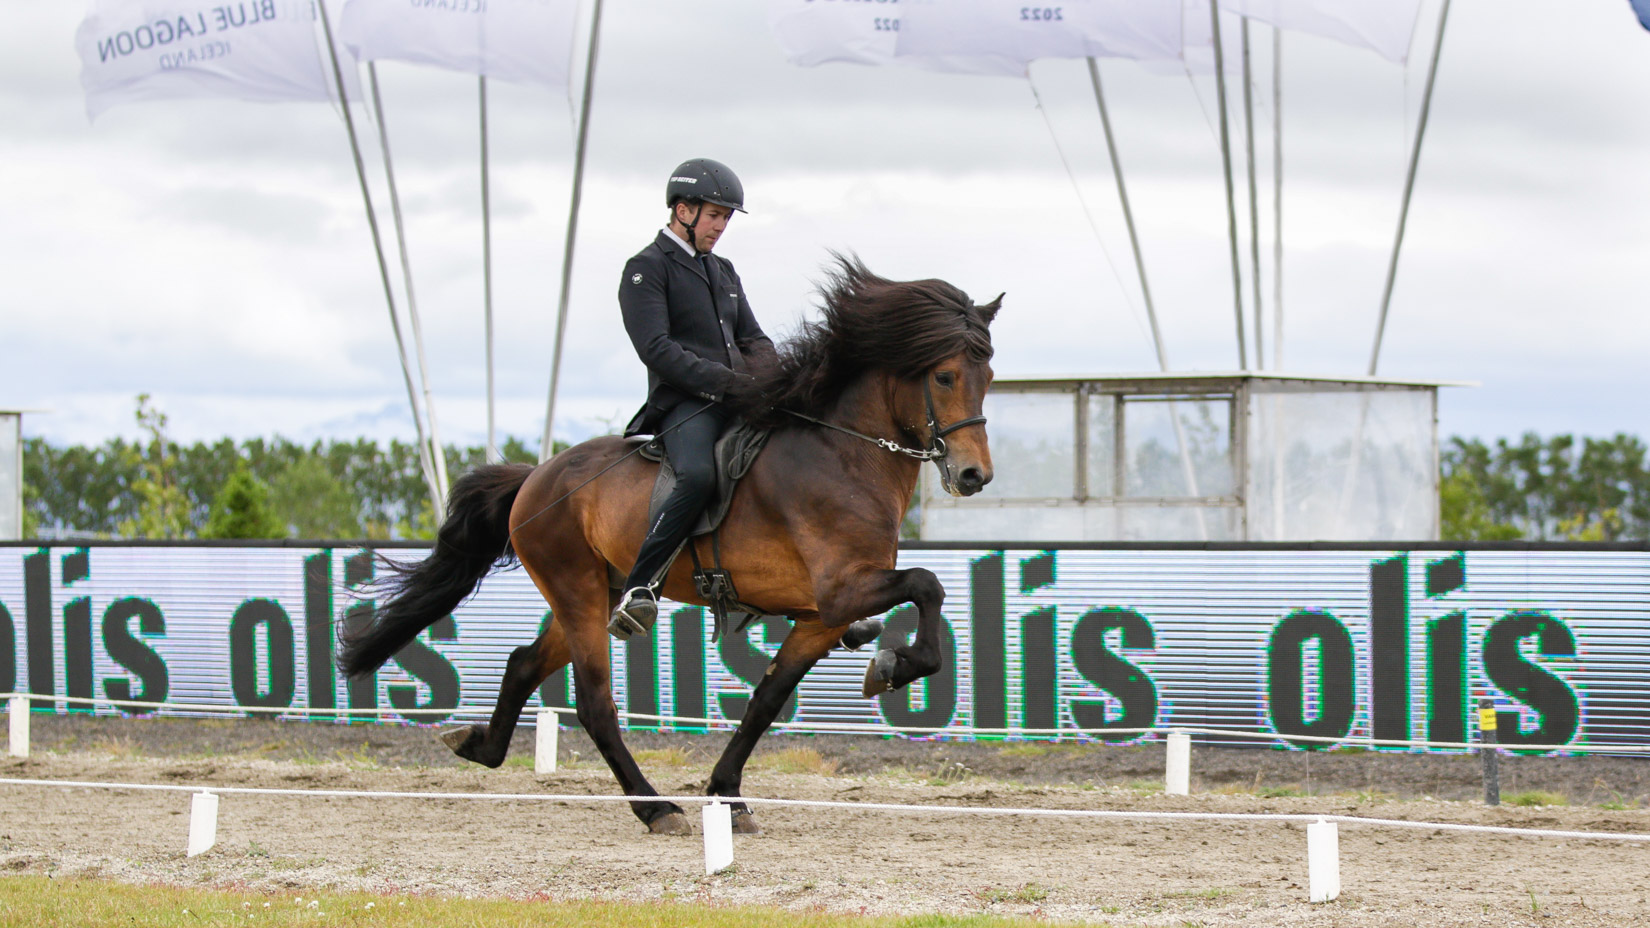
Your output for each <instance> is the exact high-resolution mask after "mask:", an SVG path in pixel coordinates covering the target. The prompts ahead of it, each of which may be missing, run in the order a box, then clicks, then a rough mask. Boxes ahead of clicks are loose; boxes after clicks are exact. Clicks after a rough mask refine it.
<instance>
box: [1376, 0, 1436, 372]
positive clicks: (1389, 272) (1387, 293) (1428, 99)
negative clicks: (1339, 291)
mask: <svg viewBox="0 0 1650 928" xmlns="http://www.w3.org/2000/svg"><path fill="white" fill-rule="evenodd" d="M1448 23H1449V0H1444V5H1443V8H1442V9H1440V10H1439V12H1438V40H1437V41H1436V42H1434V43H1433V46H1432V64H1431V65H1430V66H1429V67H1428V68H1427V89H1426V93H1425V94H1424V95H1423V96H1422V97H1421V118H1420V124H1419V125H1418V126H1417V127H1416V130H1415V146H1414V148H1412V149H1411V150H1410V153H1409V172H1408V173H1407V174H1406V175H1405V176H1404V202H1403V205H1402V206H1400V207H1399V208H1398V237H1397V240H1396V241H1394V242H1393V243H1392V262H1391V263H1390V264H1388V265H1387V269H1386V289H1385V290H1384V291H1382V293H1381V315H1380V319H1379V320H1378V321H1377V322H1376V323H1375V348H1374V350H1372V351H1371V352H1370V355H1369V376H1371V377H1373V376H1375V369H1376V367H1377V366H1378V365H1379V364H1380V362H1381V340H1382V339H1383V338H1385V336H1386V316H1387V310H1388V309H1390V308H1391V306H1392V285H1393V284H1394V283H1395V282H1396V281H1397V279H1398V254H1399V252H1400V251H1402V250H1403V247H1404V226H1405V225H1407V224H1408V222H1409V201H1410V197H1411V196H1412V195H1413V194H1414V193H1415V170H1416V168H1417V167H1419V166H1420V163H1421V143H1422V141H1424V140H1425V139H1426V135H1427V117H1428V116H1429V115H1430V114H1431V113H1432V88H1433V86H1434V85H1435V84H1436V83H1437V81H1438V58H1439V56H1440V55H1442V54H1443V51H1444V27H1445V26H1446V25H1447V24H1448Z"/></svg>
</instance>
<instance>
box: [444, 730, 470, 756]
mask: <svg viewBox="0 0 1650 928" xmlns="http://www.w3.org/2000/svg"><path fill="white" fill-rule="evenodd" d="M474 731H475V729H473V728H471V727H470V726H468V725H465V726H462V727H460V728H449V729H447V730H446V731H444V732H442V733H441V734H439V735H437V736H436V737H437V738H440V739H441V743H442V744H445V745H446V746H447V748H448V749H449V750H451V751H452V752H453V753H454V754H457V755H458V756H460V757H463V756H464V755H463V754H462V753H461V751H462V749H463V747H464V745H465V743H467V742H468V741H469V740H470V735H471V734H472V733H474Z"/></svg>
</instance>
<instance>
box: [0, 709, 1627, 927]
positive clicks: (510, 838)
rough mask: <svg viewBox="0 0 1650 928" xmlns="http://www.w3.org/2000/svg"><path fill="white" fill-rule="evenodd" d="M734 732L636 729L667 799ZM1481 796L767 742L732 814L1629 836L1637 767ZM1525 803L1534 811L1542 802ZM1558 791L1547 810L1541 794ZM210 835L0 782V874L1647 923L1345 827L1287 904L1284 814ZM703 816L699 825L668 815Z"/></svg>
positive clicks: (1329, 768) (178, 803) (125, 743)
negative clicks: (212, 840)
mask: <svg viewBox="0 0 1650 928" xmlns="http://www.w3.org/2000/svg"><path fill="white" fill-rule="evenodd" d="M725 738H726V736H725V735H706V736H692V735H657V734H648V733H641V732H637V733H632V734H631V735H630V737H629V738H628V740H629V742H630V744H631V745H632V747H633V749H635V750H636V752H637V754H638V759H639V760H640V761H641V762H642V765H643V767H644V769H645V770H646V771H647V772H648V774H649V775H650V776H651V777H652V778H653V782H654V784H655V786H657V787H658V788H659V789H660V790H661V791H662V792H671V793H696V792H698V791H700V790H701V789H702V787H703V784H704V781H705V779H706V778H707V777H708V775H709V770H710V765H711V763H712V762H713V761H714V759H715V757H716V755H717V754H718V753H719V752H720V750H721V747H722V744H723V743H724V741H725ZM32 741H33V756H32V757H31V758H29V759H28V760H17V759H11V758H7V759H5V760H4V761H3V762H0V776H3V777H7V778H40V779H56V780H98V781H105V782H129V783H174V784H175V783H187V784H211V785H217V786H265V787H269V786H273V787H285V788H294V787H296V788H317V789H319V788H329V789H351V790H392V791H424V792H480V793H557V794H577V795H612V794H614V793H616V792H617V789H616V786H615V784H614V782H613V780H612V777H611V776H610V775H609V773H608V771H607V769H606V766H605V765H604V764H603V763H602V762H601V760H600V758H599V757H597V756H595V754H594V752H593V750H592V748H591V746H590V744H589V742H588V740H587V739H585V738H584V736H583V734H582V733H580V732H563V734H562V739H561V763H562V767H561V769H560V770H559V771H558V772H557V773H555V774H551V775H546V776H538V775H535V774H534V773H533V769H532V760H531V752H532V742H533V739H532V734H531V732H530V731H525V730H524V731H523V732H522V733H521V734H520V735H519V736H518V738H517V743H516V745H515V746H514V749H513V752H512V757H511V759H510V761H508V762H507V763H506V764H505V766H504V767H503V768H501V769H499V770H496V771H495V770H483V769H480V768H477V767H474V766H471V765H466V764H463V763H462V762H459V761H458V760H457V759H456V758H454V757H452V755H451V754H449V753H447V752H446V750H445V748H443V747H442V746H441V745H440V744H439V743H437V742H436V741H435V739H434V737H433V732H432V731H431V730H429V729H419V728H399V727H390V726H363V725H356V726H345V725H329V724H323V723H279V722H263V721H239V720H238V721H195V720H120V719H100V718H88V717H73V718H70V717H50V716H38V715H37V716H35V717H34V719H33V738H32ZM1504 764H1505V766H1504V768H1503V774H1502V776H1503V790H1504V796H1506V797H1507V798H1508V799H1513V798H1515V797H1516V798H1519V799H1521V801H1525V802H1532V801H1541V800H1544V801H1546V802H1548V803H1552V804H1547V805H1524V806H1520V805H1512V804H1510V803H1509V804H1506V805H1503V806H1501V807H1499V808H1488V807H1485V806H1484V805H1483V804H1482V802H1481V801H1480V800H1479V798H1478V797H1479V795H1480V790H1481V785H1480V780H1479V776H1478V760H1477V758H1474V757H1426V756H1420V755H1388V754H1379V755H1376V754H1367V753H1360V752H1334V753H1331V754H1317V755H1315V756H1311V757H1308V756H1307V755H1304V754H1300V753H1289V752H1280V751H1268V750H1238V749H1215V748H1194V752H1193V762H1192V769H1193V791H1194V794H1193V795H1192V796H1190V797H1168V796H1164V795H1162V791H1161V783H1162V749H1161V747H1160V746H1145V747H1138V748H1136V747H1093V746H1077V745H1025V744H1007V745H1005V744H1001V743H996V744H989V743H986V744H975V743H957V742H950V743H919V742H908V741H901V740H894V739H887V740H885V739H875V738H863V737H846V736H840V737H839V736H832V737H825V736H815V737H807V736H794V735H792V736H779V737H773V738H769V739H767V740H766V741H764V743H763V748H762V750H761V751H760V752H759V753H758V755H757V756H756V757H755V758H753V760H752V763H751V766H750V768H749V770H748V772H747V774H746V779H745V789H746V792H747V793H748V794H750V795H752V796H767V797H776V798H791V799H820V800H837V801H845V802H893V803H916V804H925V803H926V804H946V805H966V806H981V807H983V806H990V807H1019V808H1032V807H1035V808H1069V809H1112V810H1150V811H1205V812H1295V813H1311V814H1345V815H1361V816H1370V817H1379V818H1395V819H1408V820H1414V821H1428V822H1449V823H1474V824H1496V825H1511V826H1520V827H1530V828H1545V829H1564V830H1577V831H1596V832H1633V833H1650V810H1647V808H1646V807H1647V805H1650V762H1647V761H1641V760H1634V759H1609V758H1508V759H1506V761H1505V762H1504ZM1536 791H1541V793H1545V794H1548V795H1545V796H1543V795H1540V794H1538V793H1537V792H1536ZM1561 802H1562V803H1568V804H1567V805H1560V804H1558V803H1561ZM221 803H222V804H221V810H220V817H219V831H218V845H217V846H216V847H215V848H214V849H213V850H212V851H210V852H208V853H207V854H205V855H202V856H200V857H197V858H193V859H188V858H186V857H185V856H184V853H183V848H184V841H185V837H186V834H187V822H188V808H189V797H188V795H187V794H184V793H153V792H146V791H134V790H127V791H109V790H86V789H73V790H70V789H63V788H57V787H36V786H16V785H0V873H3V872H13V873H20V872H46V873H54V874H60V875H88V876H99V877H104V878H113V879H119V880H126V881H135V882H144V881H152V882H165V883H173V884H185V885H188V884H199V885H218V886H225V885H238V886H249V887H253V888H258V889H265V890H270V891H274V892H280V893H285V892H291V893H293V894H295V895H301V894H302V893H303V892H304V891H305V890H307V889H313V888H318V887H329V888H352V889H366V890H373V891H382V892H390V893H393V892H418V893H435V894H450V895H491V896H513V897H535V896H537V897H543V896H548V897H551V898H585V897H595V898H609V899H626V900H651V899H673V900H697V901H703V902H706V903H713V904H757V905H774V906H782V907H786V908H792V909H814V908H823V909H829V910H833V911H847V912H867V913H911V914H916V913H926V912H944V913H956V914H964V913H973V912H990V913H1001V914H1010V913H1013V914H1034V915H1040V916H1044V917H1048V918H1052V919H1059V920H1069V921H1082V922H1087V923H1095V924H1107V925H1115V926H1177V928H1178V926H1205V928H1215V926H1246V928H1247V926H1256V928H1258V926H1273V925H1287V926H1293V925H1313V926H1318V925H1326V926H1349V928H1350V926H1359V928H1362V926H1387V925H1392V926H1396V925H1404V926H1410V925H1414V926H1422V925H1425V926H1454V925H1576V926H1610V928H1615V926H1624V925H1639V924H1645V925H1650V847H1647V846H1645V845H1643V844H1634V843H1626V842H1615V841H1600V840H1559V839H1545V838H1522V837H1511V836H1503V835H1486V834H1463V833H1455V832H1445V831H1438V830H1435V829H1390V828H1381V827H1375V826H1368V825H1350V824H1346V825H1342V826H1341V830H1340V842H1341V860H1342V864H1341V866H1342V883H1343V887H1344V889H1343V892H1342V895H1341V898H1340V899H1339V900H1338V901H1337V902H1335V903H1332V904H1329V905H1316V906H1315V905H1310V904H1308V903H1307V901H1306V882H1307V869H1306V834H1305V827H1304V825H1301V824H1296V823H1271V822H1239V823H1192V822H1182V821H1175V822H1162V821H1136V820H1127V821H1120V820H1094V819H1088V820H1082V819H1058V818H1034V817H984V816H944V815H931V814H921V813H909V814H907V813H894V814H890V813H883V812H869V811H867V812H858V811H853V810H841V809H802V808H759V809H758V812H757V815H758V819H759V820H760V822H761V824H762V827H763V829H764V834H762V835H760V836H750V837H746V836H740V837H738V838H737V839H736V843H735V860H736V864H735V867H734V869H733V870H731V871H729V872H726V873H723V874H720V875H717V876H713V877H707V876H705V875H704V866H703V846H702V843H701V839H700V837H699V836H698V835H694V836H691V837H658V836H651V835H647V834H645V832H644V829H643V828H642V826H641V825H640V824H639V823H638V822H637V821H636V820H635V819H634V817H632V816H631V814H630V812H629V810H628V809H627V808H625V807H624V806H621V805H613V804H594V803H592V804H580V803H577V802H571V803H566V804H563V803H559V802H558V803H528V802H512V801H500V802H474V801H459V800H365V799H348V798H308V797H284V796H242V795H233V794H230V795H225V796H223V797H222V800H221ZM689 811H690V815H691V817H692V818H693V819H694V821H695V822H697V812H696V810H689Z"/></svg>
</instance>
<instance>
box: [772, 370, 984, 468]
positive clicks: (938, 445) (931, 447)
mask: <svg viewBox="0 0 1650 928" xmlns="http://www.w3.org/2000/svg"><path fill="white" fill-rule="evenodd" d="M922 402H923V405H924V407H926V408H925V412H926V413H927V415H928V435H929V438H928V447H927V448H907V447H906V446H904V445H902V444H900V443H899V442H897V441H889V440H888V439H886V438H875V437H873V436H870V435H867V434H865V433H864V432H856V431H854V430H853V429H850V428H847V427H845V426H841V425H835V424H833V423H830V422H826V421H825V420H824V419H815V418H814V417H813V416H806V415H803V414H802V413H799V412H797V411H795V410H793V409H785V410H781V412H786V413H789V414H791V415H793V416H795V417H797V418H798V419H804V420H806V421H808V422H812V423H813V424H815V425H823V426H824V427H826V428H828V429H833V430H835V431H838V432H841V433H842V434H844V435H852V436H854V437H855V438H858V439H862V440H864V441H868V442H870V443H871V444H873V445H876V446H877V447H879V448H881V449H883V450H884V451H891V452H893V453H894V454H903V455H905V456H906V457H910V458H916V459H917V460H919V461H943V460H945V457H946V455H948V454H950V453H951V450H950V449H949V448H947V447H946V444H945V436H947V435H950V434H951V433H952V432H955V431H957V430H958V429H965V428H968V427H969V426H971V425H984V424H985V416H971V417H969V418H967V419H959V420H957V421H956V422H953V423H951V424H950V425H947V426H945V427H944V428H941V427H940V423H939V417H938V416H936V415H935V414H934V391H933V389H932V388H930V387H929V386H928V378H927V377H924V378H923V379H922Z"/></svg>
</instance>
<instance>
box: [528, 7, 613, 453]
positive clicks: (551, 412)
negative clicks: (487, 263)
mask: <svg viewBox="0 0 1650 928" xmlns="http://www.w3.org/2000/svg"><path fill="white" fill-rule="evenodd" d="M601 31H602V0H596V3H595V7H594V11H593V12H592V13H591V18H590V52H589V54H588V55H587V56H586V58H585V62H584V100H583V102H582V103H581V104H580V106H579V140H578V144H577V147H576V149H575V151H574V155H573V200H572V202H571V203H570V204H568V207H567V240H566V243H565V245H564V248H563V252H562V259H561V298H560V300H559V301H558V302H557V306H556V348H555V353H554V354H553V355H552V356H551V360H550V398H549V400H548V401H547V402H546V403H545V407H544V438H543V441H542V442H540V444H539V461H541V462H543V461H548V460H549V459H550V456H551V455H552V454H554V453H555V450H556V449H555V442H554V440H553V439H552V438H551V429H552V427H553V426H554V425H555V421H556V388H557V386H558V385H559V384H560V382H561V357H562V347H563V345H564V343H565V342H566V340H567V300H568V295H569V294H570V292H571V287H572V283H573V245H574V243H575V241H576V239H577V236H578V230H579V200H580V199H581V198H582V197H583V193H584V152H585V145H586V143H587V142H588V141H589V139H590V96H591V92H592V91H593V90H594V89H595V82H596V52H597V49H598V47H599V45H600V42H599V40H600V38H601Z"/></svg>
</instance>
